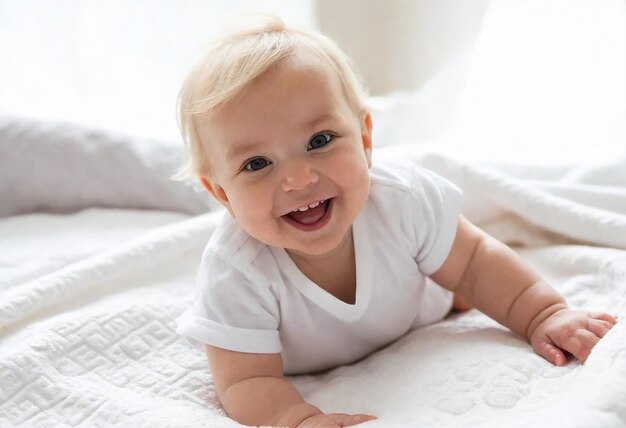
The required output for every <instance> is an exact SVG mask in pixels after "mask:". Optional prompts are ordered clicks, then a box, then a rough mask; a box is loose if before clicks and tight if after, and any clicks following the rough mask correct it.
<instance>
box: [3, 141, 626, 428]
mask: <svg viewBox="0 0 626 428" xmlns="http://www.w3.org/2000/svg"><path fill="white" fill-rule="evenodd" d="M398 154H401V155H402V156H404V157H409V158H412V159H413V160H414V161H416V162H419V163H420V164H422V165H424V166H426V167H428V168H430V169H432V170H434V171H435V172H437V173H439V174H441V175H443V176H445V177H447V178H449V179H450V180H452V181H454V182H455V183H457V184H458V185H459V186H460V187H461V188H462V189H463V190H464V194H465V203H464V207H463V210H464V213H465V214H466V216H468V217H469V218H470V220H472V221H474V222H475V223H477V224H478V225H479V226H481V227H483V228H484V229H485V230H486V231H488V232H489V233H490V234H492V235H494V236H495V237H497V238H499V239H501V240H503V241H504V242H506V243H508V244H509V245H511V246H513V248H514V249H515V250H516V251H518V252H519V254H521V256H522V257H523V258H524V259H525V260H527V261H528V263H530V264H531V265H532V266H533V267H534V268H535V269H537V270H538V271H539V272H540V273H541V274H542V275H543V276H544V277H545V278H546V279H548V280H549V281H550V282H551V283H552V284H553V285H554V286H555V287H556V288H557V289H558V290H559V291H560V292H561V293H563V294H564V295H565V296H566V298H567V299H568V301H569V302H570V303H571V304H572V305H573V306H577V307H581V308H586V309H602V310H605V311H608V312H610V313H613V314H615V315H617V316H618V317H620V319H621V321H619V322H618V324H617V325H616V326H615V327H614V328H613V329H612V330H611V331H610V332H609V333H608V334H607V336H606V337H605V338H604V339H603V340H602V341H600V343H599V344H598V345H597V346H596V348H595V349H594V351H593V353H592V354H591V356H590V357H589V359H588V361H587V362H586V363H585V364H580V363H579V362H576V361H571V362H570V363H568V364H567V365H566V366H564V367H554V366H552V365H551V364H549V363H548V362H546V361H544V360H543V359H542V358H540V357H539V356H537V355H535V354H534V353H533V352H532V350H531V348H530V346H529V345H528V344H527V343H526V342H525V341H524V340H522V339H521V338H520V337H518V336H516V335H515V334H513V333H511V332H510V331H508V330H507V329H505V328H503V327H501V326H499V325H498V324H496V323H495V322H493V321H492V320H490V319H489V318H487V317H485V316H484V315H482V314H481V313H479V312H477V311H475V310H473V311H469V312H467V313H463V314H460V315H454V316H450V317H448V318H447V319H445V320H444V321H442V322H439V323H436V324H433V325H430V326H427V327H424V328H421V329H418V330H415V331H412V332H410V333H409V334H407V335H406V336H404V337H402V338H400V339H399V340H398V341H396V342H395V343H393V344H391V345H390V346H388V347H386V348H385V349H382V350H380V351H378V352H376V353H375V354H373V355H371V356H369V357H368V358H366V359H364V360H362V361H359V362H357V363H354V364H352V365H350V366H344V367H339V368H337V369H334V370H331V371H329V372H325V373H320V374H315V375H307V376H296V377H293V378H292V379H291V381H292V382H293V383H294V384H295V385H296V387H297V388H298V389H299V391H300V392H301V393H302V394H303V396H304V397H305V398H306V399H307V400H308V401H310V402H311V403H313V404H315V405H317V406H319V407H320V408H322V409H323V410H325V411H336V412H363V413H370V414H374V415H377V416H378V418H379V419H377V420H375V421H372V422H369V423H367V424H364V425H363V426H364V427H366V426H367V427H372V428H374V427H390V426H394V427H396V426H398V427H400V426H401V427H409V426H410V427H457V426H458V427H461V426H462V427H467V426H477V427H478V426H480V427H492V426H493V427H543V426H546V427H547V426H550V427H553V426H559V427H581V428H582V427H592V426H594V427H609V428H611V427H615V428H617V427H624V426H626V323H625V322H624V321H623V318H624V317H626V159H621V160H616V161H615V163H614V164H603V165H585V166H563V167H559V168H545V167H544V168H532V167H521V166H516V167H512V166H507V165H487V164H483V165H468V164H465V163H463V162H460V161H458V160H455V159H453V158H451V157H447V156H441V155H432V154H429V155H424V154H422V153H416V152H411V151H410V150H405V149H402V148H394V150H393V151H392V150H389V151H387V155H398ZM222 215H224V213H223V211H220V210H211V211H209V212H208V213H206V214H202V215H197V216H196V215H191V214H189V213H184V214H183V213H174V212H171V211H162V210H158V209H143V210H137V209H129V208H123V207H118V208H115V209H113V208H90V209H87V210H82V211H78V212H74V213H66V214H45V213H37V212H35V213H30V214H21V215H14V216H12V217H5V218H2V219H0V426H1V427H10V426H33V427H52V426H95V427H114V426H120V427H215V428H220V427H236V426H239V425H238V424H237V423H236V422H233V421H232V420H230V419H229V418H227V417H226V415H225V414H224V412H223V410H222V409H221V406H220V404H219V401H218V399H217V397H216V394H215V390H214V387H213V384H212V378H211V373H210V371H209V369H208V366H207V362H206V357H205V355H204V354H203V352H202V350H201V349H198V348H195V347H193V345H191V344H190V343H189V342H188V341H187V340H186V339H184V338H182V337H179V336H177V335H176V333H175V323H174V319H175V318H176V317H177V316H178V315H179V314H181V313H182V312H183V310H184V309H185V308H186V307H187V305H189V303H190V301H191V299H192V298H193V287H194V277H195V274H196V270H197V267H198V262H199V259H200V255H201V252H202V250H203V247H204V245H205V243H206V241H207V239H208V238H209V237H210V235H211V232H212V231H213V229H214V227H215V225H216V223H217V221H218V220H219V218H220V216H222Z"/></svg>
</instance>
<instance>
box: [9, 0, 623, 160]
mask: <svg viewBox="0 0 626 428" xmlns="http://www.w3.org/2000/svg"><path fill="white" fill-rule="evenodd" d="M250 10H274V11H277V12H279V13H280V14H281V15H282V16H283V17H284V18H285V20H286V21H288V22H290V23H293V24H297V25H301V26H305V27H308V28H314V29H320V30H322V31H324V32H326V33H328V34H330V35H331V36H333V37H335V38H336V39H338V40H339V42H340V43H341V45H342V46H344V47H345V49H346V50H347V51H348V52H350V54H351V55H352V56H353V57H354V58H355V59H356V61H357V63H358V64H359V67H360V68H361V70H362V72H363V75H364V76H365V80H366V82H367V84H368V86H369V87H370V88H371V91H372V93H373V94H375V95H385V94H389V93H392V92H397V91H403V92H402V93H401V94H397V93H396V94H395V95H394V96H392V97H389V96H388V97H386V98H385V99H384V100H382V101H380V100H379V104H375V105H383V106H384V107H385V108H386V112H387V114H386V115H380V116H379V117H378V118H377V119H378V120H377V122H375V132H376V133H377V135H376V137H377V144H378V145H379V146H380V145H383V144H390V143H396V142H419V143H424V144H425V143H430V144H433V145H434V146H436V147H437V148H441V149H443V150H448V151H453V152H454V153H455V154H457V155H458V156H460V157H463V158H465V159H473V158H477V159H485V158H497V159H499V160H501V159H504V160H511V161H522V162H529V163H531V162H532V163H537V162H539V163H542V164H551V163H561V162H564V161H565V162H569V161H573V162H581V161H592V162H593V161H606V160H610V159H613V158H616V157H618V156H620V155H622V154H624V152H625V150H626V149H625V147H626V0H416V1H412V0H395V1H392V2H389V1H384V0H345V1H342V2H336V1H331V0H299V1H276V0H275V1H243V0H237V1H233V0H229V1H204V0H181V1H174V0H127V1H105V0H80V1H79V0H57V1H54V2H51V1H44V0H39V1H38V0H0V114H1V113H4V114H9V115H17V116H26V117H34V118H42V119H53V120H61V121H65V122H71V123H78V124H84V125H88V126H94V127H98V128H103V129H110V130H114V131H122V132H124V133H127V134H129V135H136V136H141V137H150V138H156V139H159V140H163V141H170V142H172V144H180V138H179V135H178V132H177V126H176V121H175V101H176V94H177V91H178V88H179V85H180V83H181V80H182V79H183V77H184V74H185V72H186V70H187V69H188V68H189V66H190V65H191V64H192V62H193V60H194V58H195V56H196V54H197V53H198V51H199V49H201V47H202V46H203V44H204V43H205V42H206V41H207V40H208V39H209V38H210V37H211V36H213V35H215V34H216V33H217V32H218V31H219V29H220V28H221V27H222V26H223V24H224V21H225V18H227V17H229V16H232V15H234V14H236V13H238V12H240V11H250ZM381 102H382V103H383V104H380V103H381ZM394 106H395V110H394ZM389 112H393V114H391V113H389ZM392 131H393V140H394V141H389V139H388V138H387V139H386V138H385V137H386V136H390V135H391V134H392Z"/></svg>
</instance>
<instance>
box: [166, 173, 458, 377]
mask: <svg viewBox="0 0 626 428" xmlns="http://www.w3.org/2000/svg"><path fill="white" fill-rule="evenodd" d="M370 180H371V190H370V196H369V199H368V201H367V203H366V205H365V207H364V208H363V210H362V211H361V213H360V214H359V215H358V216H357V218H356V220H355V222H354V224H353V226H352V233H353V239H354V248H355V257H356V273H357V289H356V301H355V303H354V304H348V303H345V302H343V301H342V300H340V299H337V298H336V297H334V296H333V295H332V294H330V293H328V292H327V291H325V290H324V289H322V288H321V287H319V286H317V285H316V284H315V283H313V282H312V281H311V280H309V279H308V278H307V277H306V276H305V275H304V274H303V273H302V272H300V270H299V269H298V268H297V266H296V265H295V263H294V262H293V261H292V260H291V259H290V258H289V256H288V255H287V253H286V252H285V250H284V249H282V248H277V247H271V246H268V245H265V244H263V243H261V242H259V241H257V240H256V239H254V238H252V237H251V236H250V235H248V234H247V233H246V231H245V230H243V229H242V228H241V226H239V224H238V223H237V221H236V220H235V219H233V218H232V217H230V216H229V215H228V214H226V215H225V216H224V218H223V221H222V222H221V224H220V225H219V226H218V228H217V230H216V231H215V232H214V234H213V236H212V237H211V239H210V241H209V244H208V245H207V247H206V250H205V252H204V255H203V257H202V263H201V266H200V272H199V274H198V280H197V290H196V298H195V300H194V304H193V306H192V307H191V308H190V309H189V310H187V312H186V313H185V314H183V315H182V316H181V317H180V318H179V319H178V320H177V322H178V330H177V331H178V333H180V334H183V335H186V336H189V337H190V338H191V339H193V341H194V342H195V343H196V344H210V345H213V346H217V347H220V348H224V349H229V350H234V351H239V352H252V353H278V352H280V353H281V355H282V359H283V369H284V371H285V374H297V373H309V372H314V371H319V370H324V369H328V368H331V367H336V366H338V365H342V364H349V363H352V362H354V361H357V360H359V359H361V358H363V357H365V356H367V355H368V354H370V353H371V352H373V351H375V350H377V349H379V348H381V347H383V346H385V345H387V344H389V343H390V342H392V341H394V340H396V339H398V338H399V337H400V336H402V335H403V334H405V333H406V332H407V331H409V330H410V329H412V328H415V327H417V326H421V325H425V324H428V323H432V322H435V321H438V320H440V319H442V318H443V317H444V316H445V315H446V314H447V313H448V311H449V310H450V308H451V304H452V293H450V292H448V291H446V290H444V289H442V288H441V287H439V286H438V285H437V284H435V283H434V282H432V281H430V280H428V279H427V277H426V276H427V275H430V274H432V273H434V272H435V271H436V270H437V269H439V267H441V265H442V264H443V262H444V261H445V259H446V258H447V256H448V253H449V251H450V248H451V246H452V242H453V240H454V236H455V233H456V228H457V222H458V216H459V212H460V204H461V192H460V190H459V189H458V188H457V187H456V186H454V185H453V184H451V183H450V182H448V181H446V180H444V179H443V178H441V177H439V176H437V175H436V174H434V173H432V172H429V171H427V170H425V169H423V168H420V167H419V166H417V165H415V164H412V163H389V162H382V161H381V162H377V164H376V165H374V166H372V168H371V170H370Z"/></svg>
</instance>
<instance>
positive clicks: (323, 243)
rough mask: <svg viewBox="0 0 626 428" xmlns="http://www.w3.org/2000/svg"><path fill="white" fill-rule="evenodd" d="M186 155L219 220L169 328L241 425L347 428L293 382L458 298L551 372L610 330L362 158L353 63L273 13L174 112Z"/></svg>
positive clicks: (442, 205) (238, 40)
mask: <svg viewBox="0 0 626 428" xmlns="http://www.w3.org/2000/svg"><path fill="white" fill-rule="evenodd" d="M179 114H180V124H181V128H182V132H183V136H184V140H185V142H186V145H187V148H188V151H189V154H190V156H189V161H188V163H187V164H186V165H185V166H184V168H183V169H182V171H181V173H180V174H179V177H183V176H186V177H197V178H199V180H200V182H201V183H202V185H203V186H204V187H205V188H206V190H207V191H208V192H209V193H210V194H211V195H213V196H214V197H215V198H216V199H217V200H218V201H219V202H220V203H221V204H222V205H224V207H226V209H227V210H228V214H226V215H225V216H224V218H223V221H222V222H221V224H220V225H219V226H218V227H217V229H216V230H215V232H214V233H213V235H212V237H211V239H210V242H209V243H208V245H207V247H206V250H205V252H204V255H203V257H202V262H201V267H200V272H199V275H198V284H197V285H198V289H197V296H196V299H195V301H194V304H193V306H192V307H191V308H190V309H189V310H188V311H187V312H186V313H185V314H184V315H183V316H182V317H181V318H180V319H179V320H178V331H179V333H181V334H184V335H186V336H189V337H190V338H192V339H193V340H195V341H197V342H199V343H201V344H203V346H204V347H205V349H206V353H207V356H208V360H209V364H210V368H211V372H212V374H213V380H214V383H215V388H216V390H217V394H218V396H219V398H220V400H221V403H222V405H223V407H224V409H225V411H226V412H227V413H228V415H229V416H230V417H232V418H233V419H235V420H237V421H239V422H240V423H243V424H247V425H272V426H289V427H296V426H297V427H318V426H324V427H340V426H350V425H356V424H358V423H361V422H364V421H367V420H369V419H372V418H374V416H370V415H348V414H340V413H324V412H322V410H320V409H318V408H317V407H315V406H313V405H311V404H309V403H307V402H306V401H304V400H303V398H302V396H301V395H300V394H299V393H298V391H297V390H296V389H295V388H294V387H293V386H292V385H291V384H290V383H289V382H288V381H287V380H286V379H285V377H284V376H285V375H286V374H298V373H310V372H315V371H320V370H326V369H330V368H332V367H336V366H338V365H341V364H349V363H352V362H355V361H357V360H359V359H361V358H364V357H366V356H367V355H369V354H371V353H372V352H373V351H375V350H377V349H379V348H381V347H383V346H385V345H387V344H389V343H391V342H392V341H394V340H396V339H398V338H399V337H401V336H402V335H404V334H405V333H406V332H407V331H409V330H411V329H414V328H416V327H419V326H422V325H425V324H429V323H432V322H435V321H438V320H440V319H442V318H443V317H445V316H446V315H447V314H448V313H449V311H450V310H451V309H452V308H453V305H454V304H455V303H456V306H457V307H461V306H465V302H467V304H469V305H471V306H473V307H475V308H477V309H478V310H480V311H482V312H484V313H485V314H487V315H488V316H490V317H491V318H493V319H494V320H496V321H498V322H499V323H501V324H503V325H504V326H506V327H508V328H510V329H511V330H513V331H514V332H516V333H518V334H519V335H521V336H522V337H524V338H526V339H527V340H528V341H529V342H530V344H531V345H532V348H533V349H534V351H535V352H536V353H537V354H539V355H541V356H542V357H543V358H545V359H546V360H548V361H550V362H551V363H552V364H555V365H558V366H560V365H563V364H565V363H566V362H567V357H566V355H567V354H568V353H569V354H572V355H573V356H574V357H575V358H577V359H579V360H580V361H583V362H584V361H585V360H586V359H587V357H588V356H589V354H590V352H591V350H592V349H593V347H594V346H595V345H596V343H598V341H599V340H600V339H601V338H602V337H603V336H604V335H605V334H606V333H607V331H609V329H611V327H612V326H613V325H614V324H615V322H616V320H615V319H614V318H613V317H612V316H610V315H608V314H605V313H589V312H586V311H581V310H574V309H571V308H569V307H568V306H567V304H566V303H565V301H564V299H563V298H562V297H561V296H560V295H559V294H558V293H557V292H556V291H555V290H553V289H552V288H551V287H550V286H549V285H548V284H547V283H546V282H545V281H543V280H542V279H541V278H540V277H539V276H538V275H537V274H536V273H535V272H534V271H533V270H532V269H531V268H530V267H528V266H527V265H526V264H525V263H524V262H523V261H522V260H521V259H520V258H519V257H518V256H517V255H516V253H515V252H513V251H512V250H511V249H509V248H508V247H507V246H505V245H504V244H502V243H500V242H498V241H496V240H495V239H493V238H491V237H490V236H489V235H487V234H485V233H484V232H483V231H481V230H480V229H478V228H477V227H476V226H474V225H472V224H471V223H470V222H469V221H468V220H467V219H465V218H464V217H463V216H462V215H461V214H460V202H461V193H460V191H459V189H458V188H457V187H456V186H454V185H453V184H451V183H449V182H448V181H446V180H444V179H443V178H441V177H439V176H437V175H435V174H433V173H432V172H429V171H427V170H424V169H422V168H420V167H418V166H417V165H415V164H412V163H408V162H407V163H378V162H377V163H376V164H374V165H373V164H372V159H371V154H372V144H373V143H372V117H371V115H370V113H369V112H368V110H367V107H366V94H365V91H364V89H363V88H362V86H361V83H360V80H359V78H358V77H357V75H356V74H355V71H354V70H353V67H352V66H351V64H350V62H349V61H348V59H347V58H346V56H345V55H344V54H343V53H342V52H341V51H340V50H339V48H338V47H337V46H336V45H335V44H334V43H333V42H332V41H331V40H329V39H328V38H326V37H324V36H323V35H321V34H318V33H313V32H308V31H302V30H298V29H292V28H288V27H286V26H285V25H284V24H283V22H282V21H281V20H280V18H278V17H275V16H267V17H265V16H264V17H261V18H260V19H259V22H257V23H255V24H250V25H249V26H247V27H244V28H242V29H239V30H238V31H236V32H234V33H232V34H230V35H227V36H225V37H223V38H221V39H220V40H218V41H217V42H215V44H214V45H213V46H212V49H211V50H210V52H209V53H208V54H207V55H206V56H205V57H204V58H203V59H202V60H201V61H200V62H199V64H198V65H197V66H196V67H195V69H194V70H192V72H191V73H190V74H189V76H188V78H187V79H186V81H185V83H184V85H183V88H182V91H181V95H180V100H179Z"/></svg>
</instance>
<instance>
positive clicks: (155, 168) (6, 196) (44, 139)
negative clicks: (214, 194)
mask: <svg viewBox="0 0 626 428" xmlns="http://www.w3.org/2000/svg"><path fill="white" fill-rule="evenodd" d="M182 157H183V147H182V143H178V144H176V143H172V142H170V143H164V142H159V141H149V140H143V139H138V138H131V137H127V136H122V135H116V134H112V133H108V132H104V131H97V130H90V129H83V128H80V127H77V126H73V125H67V124H60V123H50V122H38V121H34V120H26V119H17V118H9V117H0V217H1V216H10V215H16V214H20V213H28V212H39V211H45V212H59V213H66V212H73V211H78V210H81V209H84V208H87V207H93V206H99V207H117V208H133V209H154V210H166V211H177V212H185V213H190V214H196V213H201V212H205V211H208V210H210V209H213V208H215V207H217V206H218V204H217V203H216V202H214V201H213V200H212V198H211V197H210V196H209V195H208V194H207V193H206V192H204V191H203V190H202V189H201V188H200V186H199V185H198V186H195V187H192V186H189V185H186V184H183V183H178V182H174V181H172V180H170V179H169V176H170V175H171V173H172V171H173V170H174V168H175V167H176V165H177V164H178V162H179V161H180V160H181V159H182Z"/></svg>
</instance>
